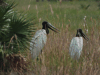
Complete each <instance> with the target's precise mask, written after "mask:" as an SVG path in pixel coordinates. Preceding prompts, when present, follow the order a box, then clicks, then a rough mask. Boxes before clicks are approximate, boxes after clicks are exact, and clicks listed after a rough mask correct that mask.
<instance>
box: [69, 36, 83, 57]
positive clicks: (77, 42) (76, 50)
mask: <svg viewBox="0 0 100 75" xmlns="http://www.w3.org/2000/svg"><path fill="white" fill-rule="evenodd" d="M82 48H83V38H82V37H74V38H73V39H72V40H71V44H70V49H69V52H70V55H71V57H72V58H73V59H74V58H75V59H79V58H80V55H81V52H82Z"/></svg>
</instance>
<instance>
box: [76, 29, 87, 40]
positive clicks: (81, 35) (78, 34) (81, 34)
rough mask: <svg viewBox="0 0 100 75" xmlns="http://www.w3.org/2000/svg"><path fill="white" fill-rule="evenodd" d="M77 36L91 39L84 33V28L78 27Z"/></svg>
mask: <svg viewBox="0 0 100 75" xmlns="http://www.w3.org/2000/svg"><path fill="white" fill-rule="evenodd" d="M76 37H83V38H84V39H85V40H89V38H88V37H87V36H86V35H85V34H84V33H83V31H82V29H77V34H76Z"/></svg>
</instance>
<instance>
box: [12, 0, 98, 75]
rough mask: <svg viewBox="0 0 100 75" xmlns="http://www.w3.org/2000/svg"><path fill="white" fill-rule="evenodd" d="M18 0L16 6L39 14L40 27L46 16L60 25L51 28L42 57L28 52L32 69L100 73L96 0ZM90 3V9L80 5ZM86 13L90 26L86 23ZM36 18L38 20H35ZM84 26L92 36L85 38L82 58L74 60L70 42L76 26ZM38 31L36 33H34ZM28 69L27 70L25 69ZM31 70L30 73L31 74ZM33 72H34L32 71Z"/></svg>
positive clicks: (53, 74) (51, 74)
mask: <svg viewBox="0 0 100 75" xmlns="http://www.w3.org/2000/svg"><path fill="white" fill-rule="evenodd" d="M15 1H16V2H18V4H19V5H18V6H16V7H15V8H14V9H13V10H18V11H19V12H20V13H22V12H27V13H29V14H32V15H31V16H32V17H34V16H36V20H37V21H38V23H37V24H36V27H37V30H38V29H40V28H41V24H42V21H44V20H46V21H48V22H50V23H51V24H53V25H54V26H55V27H56V28H58V29H60V33H58V34H55V33H53V32H51V31H50V34H49V35H48V40H47V44H46V45H45V47H44V49H43V50H42V51H43V52H42V54H40V56H39V59H40V60H39V61H37V60H31V59H30V52H27V61H30V62H31V63H30V65H29V66H28V67H27V68H28V70H30V71H29V73H32V74H33V73H34V74H36V75H67V74H69V75H99V74H100V43H99V41H100V10H99V7H98V3H97V2H95V1H89V0H88V1H72V2H67V1H66V2H63V1H62V3H60V2H50V1H49V2H48V1H44V2H42V1H40V2H36V1H34V0H30V1H28V0H24V2H23V0H20V1H18V0H15ZM81 4H86V5H89V4H90V6H89V7H88V9H87V10H85V9H81V8H80V7H81V6H80V5H81ZM84 16H87V17H86V24H87V26H88V27H87V28H88V33H86V31H85V30H86V27H85V26H84V20H83V18H84ZM33 22H34V21H33ZM78 28H81V29H82V30H83V31H84V32H85V34H86V35H87V36H88V37H89V41H88V42H87V41H86V40H84V47H83V51H82V55H81V58H80V60H79V61H75V60H72V59H71V58H70V56H69V45H70V42H71V39H72V38H73V37H74V36H75V35H76V30H77V29H78ZM33 35H34V34H33ZM24 73H26V72H24ZM29 73H28V74H27V73H26V74H27V75H29ZM30 75H31V74H30Z"/></svg>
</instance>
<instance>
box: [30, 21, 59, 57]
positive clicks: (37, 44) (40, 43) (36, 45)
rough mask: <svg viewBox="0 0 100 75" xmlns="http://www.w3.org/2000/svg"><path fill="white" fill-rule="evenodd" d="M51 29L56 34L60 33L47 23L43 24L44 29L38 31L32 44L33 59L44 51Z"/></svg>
mask: <svg viewBox="0 0 100 75" xmlns="http://www.w3.org/2000/svg"><path fill="white" fill-rule="evenodd" d="M49 29H51V30H52V31H54V32H59V30H58V29H57V28H55V27H54V26H53V25H52V24H50V23H49V22H47V21H43V22H42V29H40V30H38V31H37V32H36V33H35V35H34V36H33V37H32V40H31V42H30V50H31V57H32V59H35V58H37V57H38V56H39V54H40V53H41V52H42V49H43V47H44V45H45V44H46V41H47V35H48V34H49Z"/></svg>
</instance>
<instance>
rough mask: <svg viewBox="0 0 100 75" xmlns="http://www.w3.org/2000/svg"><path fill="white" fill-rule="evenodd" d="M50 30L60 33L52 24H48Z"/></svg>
mask: <svg viewBox="0 0 100 75" xmlns="http://www.w3.org/2000/svg"><path fill="white" fill-rule="evenodd" d="M48 28H49V29H51V30H52V31H54V32H57V33H58V32H59V30H58V29H57V28H55V27H54V26H53V25H51V24H50V23H48Z"/></svg>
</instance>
